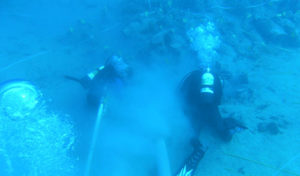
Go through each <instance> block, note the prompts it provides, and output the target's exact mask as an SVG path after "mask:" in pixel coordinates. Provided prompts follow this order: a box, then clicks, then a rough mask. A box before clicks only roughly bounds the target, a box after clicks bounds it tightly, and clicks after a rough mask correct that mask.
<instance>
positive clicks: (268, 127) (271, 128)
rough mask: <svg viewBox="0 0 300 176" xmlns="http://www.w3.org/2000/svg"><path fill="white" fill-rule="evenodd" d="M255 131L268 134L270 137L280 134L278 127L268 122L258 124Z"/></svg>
mask: <svg viewBox="0 0 300 176" xmlns="http://www.w3.org/2000/svg"><path fill="white" fill-rule="evenodd" d="M257 130H258V132H260V133H268V134H271V135H277V134H279V133H280V129H279V127H278V125H277V124H276V123H274V122H269V123H265V122H262V123H259V124H258V125H257Z"/></svg>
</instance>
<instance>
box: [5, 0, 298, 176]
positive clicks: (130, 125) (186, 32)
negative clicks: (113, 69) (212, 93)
mask: <svg viewBox="0 0 300 176" xmlns="http://www.w3.org/2000/svg"><path fill="white" fill-rule="evenodd" d="M299 29H300V1H298V0H231V1H226V0H209V1H208V0H165V1H161V0H114V1H108V0H99V1H96V0H52V1H46V0H31V1H28V0H9V1H5V0H3V1H0V82H2V83H3V82H6V81H9V80H15V79H22V80H28V81H30V82H31V83H32V84H33V85H35V86H36V87H37V89H38V90H39V91H40V92H41V94H42V95H41V99H42V100H41V101H40V103H41V105H40V106H38V108H36V109H34V110H33V111H32V112H31V113H30V114H29V115H26V118H25V119H12V118H10V117H8V114H7V113H4V112H3V109H5V108H6V107H7V106H6V105H3V102H0V107H1V109H0V176H135V175H136V176H140V175H142V176H156V175H158V176H169V175H174V176H175V175H176V173H177V172H178V171H179V170H180V168H182V166H183V162H184V161H185V159H186V157H187V156H188V155H189V154H190V153H191V152H192V147H191V145H190V142H189V139H190V138H191V137H192V127H191V124H189V121H188V118H187V116H186V115H185V113H184V112H183V110H182V108H181V102H180V100H179V99H178V97H177V95H176V93H177V91H178V88H179V85H180V83H181V81H182V79H183V78H184V77H185V76H186V75H187V74H188V73H189V72H191V71H193V70H195V69H198V68H200V67H207V66H212V65H217V69H218V70H219V73H220V77H221V78H222V80H223V94H224V95H223V98H222V103H221V106H220V111H221V114H222V116H223V117H224V118H225V117H233V118H235V119H238V120H240V121H242V122H243V123H244V124H245V125H246V126H247V128H248V129H247V130H244V131H241V132H238V133H236V134H235V135H234V136H233V139H232V140H231V141H230V142H227V143H225V142H223V141H221V140H220V139H218V138H217V137H216V136H214V135H213V134H212V132H211V131H209V130H203V132H201V134H200V136H199V139H200V141H201V142H202V143H203V144H204V145H205V146H207V148H208V150H207V152H206V153H205V156H204V158H203V159H202V160H201V161H200V163H199V165H198V168H197V170H196V171H195V172H194V176H198V175H199V176H200V175H207V176H220V175H224V176H226V175H231V176H240V175H245V176H257V175H270V176H281V175H282V176H283V175H284V176H297V175H300V166H299V163H300V150H299V149H300V140H299V135H300V134H299V125H300V118H299V117H298V116H299V113H300V112H299V109H300V108H299V98H300V96H299V95H298V92H299V88H300V86H299V84H298V82H299V76H300V72H299V68H300V61H299V53H300V52H299V51H300V50H299V47H300V31H299ZM113 54H115V55H119V56H121V57H122V58H123V59H124V60H125V61H126V62H127V63H128V65H129V67H130V69H131V70H132V73H131V77H130V79H128V81H127V82H126V83H124V84H123V83H118V84H117V85H115V87H114V86H113V87H111V90H110V93H111V95H110V96H107V97H106V99H105V101H104V102H105V103H104V104H105V105H104V106H103V112H102V111H101V112H102V113H103V114H102V113H101V115H99V112H97V107H91V106H90V105H89V104H88V103H87V101H86V94H87V91H86V90H85V89H84V88H83V87H82V86H81V85H80V84H77V83H76V82H73V81H70V80H66V79H65V78H64V75H70V76H73V77H76V78H81V77H83V76H85V75H87V73H90V72H91V71H93V70H95V69H96V68H98V67H99V66H101V65H103V64H104V63H105V61H106V59H107V58H108V57H109V56H111V55H113ZM1 101H2V100H1ZM15 101H16V102H17V100H15ZM97 113H98V115H97ZM99 116H101V120H100V121H99V122H98V123H97V117H99ZM96 124H97V128H95V125H96ZM95 129H96V130H95ZM95 134H96V135H95ZM91 146H93V147H91ZM91 151H92V152H91ZM90 153H92V157H89V154H90ZM87 165H89V166H87ZM87 167H89V171H87Z"/></svg>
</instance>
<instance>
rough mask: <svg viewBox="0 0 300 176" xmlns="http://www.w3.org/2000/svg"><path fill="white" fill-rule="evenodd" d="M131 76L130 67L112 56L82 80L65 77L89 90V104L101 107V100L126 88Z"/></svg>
mask: <svg viewBox="0 0 300 176" xmlns="http://www.w3.org/2000/svg"><path fill="white" fill-rule="evenodd" d="M129 75H130V69H129V66H128V65H127V64H126V63H125V61H124V60H123V58H121V57H119V56H115V55H114V56H112V57H110V58H108V59H107V61H106V63H105V65H103V66H100V67H98V68H97V69H96V70H94V71H92V72H90V73H88V74H87V75H86V76H84V77H83V78H81V79H78V78H74V77H71V76H65V78H66V79H69V80H73V81H76V82H78V83H80V84H81V85H82V86H83V87H84V88H85V89H86V90H87V102H88V104H90V105H92V106H97V107H98V105H99V103H100V101H101V99H102V98H103V97H104V96H105V95H107V94H108V92H114V91H115V92H116V91H118V90H116V89H121V88H122V87H124V84H125V82H126V80H127V78H128V77H129Z"/></svg>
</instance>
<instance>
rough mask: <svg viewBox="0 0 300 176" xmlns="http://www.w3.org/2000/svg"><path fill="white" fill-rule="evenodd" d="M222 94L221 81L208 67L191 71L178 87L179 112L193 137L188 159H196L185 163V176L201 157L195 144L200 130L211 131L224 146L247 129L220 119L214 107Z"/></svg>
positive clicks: (201, 152)
mask: <svg viewBox="0 0 300 176" xmlns="http://www.w3.org/2000/svg"><path fill="white" fill-rule="evenodd" d="M222 94H223V92H222V81H221V79H220V77H219V76H218V74H217V73H216V72H214V71H213V70H212V69H211V68H210V67H207V68H206V69H199V70H195V71H192V72H191V73H189V74H188V75H187V76H186V77H185V78H184V80H183V82H182V84H181V87H180V96H181V98H182V101H183V110H184V113H185V114H186V115H187V116H188V118H189V120H190V122H191V125H192V128H193V133H194V134H193V135H194V136H193V139H192V143H193V144H194V145H193V146H194V153H193V154H192V155H191V156H190V158H193V157H196V158H197V159H192V161H194V163H193V164H188V163H189V162H186V163H187V165H190V167H189V168H186V172H188V171H189V170H195V169H196V168H195V167H196V166H197V164H198V162H199V161H200V160H201V158H202V157H203V156H204V153H205V150H204V148H203V146H202V144H201V143H200V142H199V140H198V136H199V133H200V131H201V129H203V128H204V127H209V128H211V129H213V131H214V132H215V133H216V134H217V135H218V136H219V137H220V138H221V139H222V140H223V141H225V142H229V141H230V140H231V139H232V136H233V134H234V133H235V132H238V131H241V130H243V129H247V128H246V127H245V126H244V125H243V124H242V123H241V122H239V121H238V120H235V119H233V118H231V117H229V118H222V117H221V114H220V111H219V108H218V106H219V105H220V103H221V98H222ZM195 144H196V145H195ZM195 151H196V152H195ZM197 155H198V157H197ZM186 167H188V166H186ZM182 171H183V170H182Z"/></svg>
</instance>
